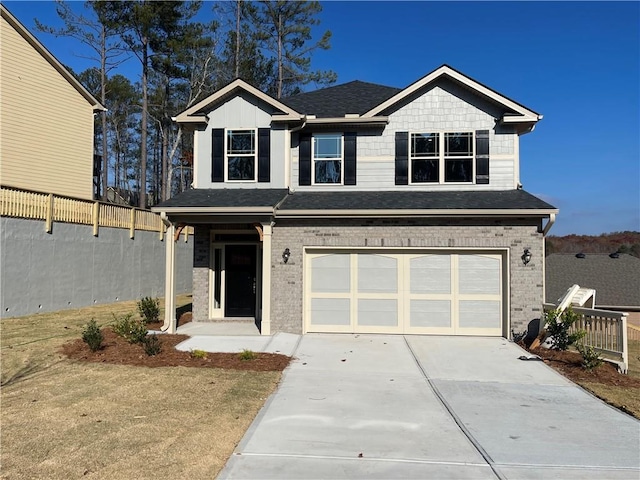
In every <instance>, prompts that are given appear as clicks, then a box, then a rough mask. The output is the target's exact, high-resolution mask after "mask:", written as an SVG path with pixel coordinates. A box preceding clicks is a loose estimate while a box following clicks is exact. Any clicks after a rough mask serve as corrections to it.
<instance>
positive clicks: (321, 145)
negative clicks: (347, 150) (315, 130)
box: [313, 135, 342, 158]
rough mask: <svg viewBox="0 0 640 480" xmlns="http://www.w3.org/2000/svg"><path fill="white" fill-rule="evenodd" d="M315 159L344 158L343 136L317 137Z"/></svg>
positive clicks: (315, 140) (315, 138)
mask: <svg viewBox="0 0 640 480" xmlns="http://www.w3.org/2000/svg"><path fill="white" fill-rule="evenodd" d="M313 141H314V158H341V157H342V145H341V144H342V136H341V135H315V136H314V137H313Z"/></svg>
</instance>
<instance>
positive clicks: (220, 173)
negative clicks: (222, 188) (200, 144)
mask: <svg viewBox="0 0 640 480" xmlns="http://www.w3.org/2000/svg"><path fill="white" fill-rule="evenodd" d="M211 181H212V182H224V128H213V129H212V130H211Z"/></svg>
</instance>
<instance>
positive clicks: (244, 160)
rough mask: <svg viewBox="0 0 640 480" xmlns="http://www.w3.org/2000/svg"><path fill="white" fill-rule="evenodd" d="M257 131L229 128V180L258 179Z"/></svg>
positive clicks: (227, 157)
mask: <svg viewBox="0 0 640 480" xmlns="http://www.w3.org/2000/svg"><path fill="white" fill-rule="evenodd" d="M256 160H257V148H256V131H255V129H247V130H227V139H226V150H225V166H226V169H227V180H229V181H254V182H255V180H256V170H257V168H256V164H257V161H256Z"/></svg>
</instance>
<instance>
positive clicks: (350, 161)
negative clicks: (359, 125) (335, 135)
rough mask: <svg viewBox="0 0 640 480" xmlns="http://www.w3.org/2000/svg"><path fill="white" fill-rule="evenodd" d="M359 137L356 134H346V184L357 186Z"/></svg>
mask: <svg viewBox="0 0 640 480" xmlns="http://www.w3.org/2000/svg"><path fill="white" fill-rule="evenodd" d="M356 138H357V135H356V133H355V132H347V133H345V134H344V184H345V185H355V184H356V156H357V147H356V144H357V141H356Z"/></svg>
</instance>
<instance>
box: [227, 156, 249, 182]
mask: <svg viewBox="0 0 640 480" xmlns="http://www.w3.org/2000/svg"><path fill="white" fill-rule="evenodd" d="M227 160H228V162H229V171H228V174H229V180H255V176H254V170H255V169H254V166H255V157H228V159H227Z"/></svg>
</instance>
